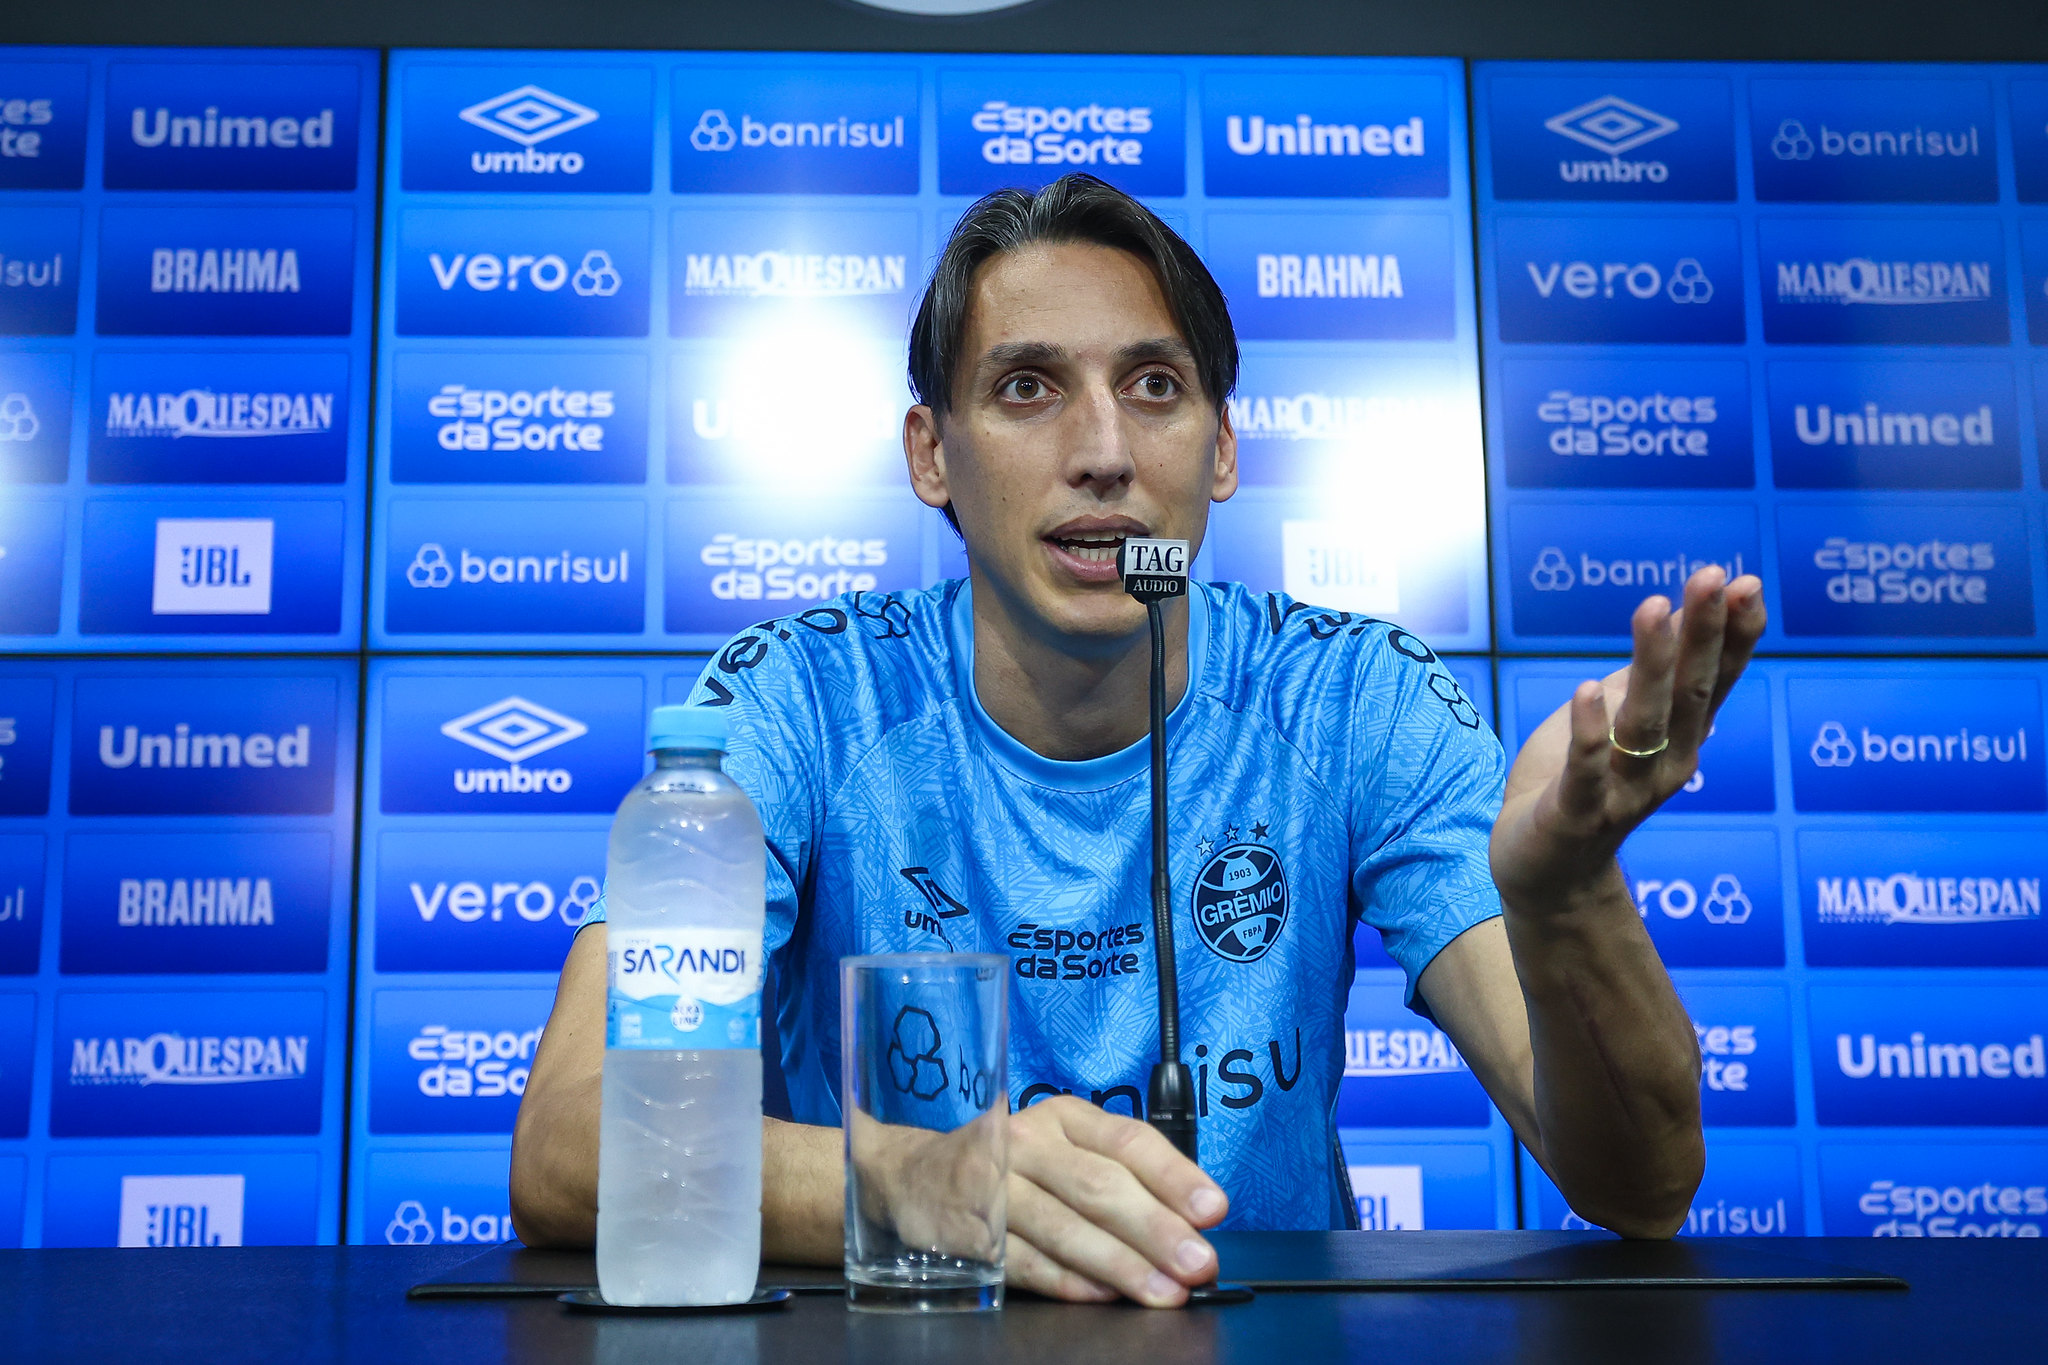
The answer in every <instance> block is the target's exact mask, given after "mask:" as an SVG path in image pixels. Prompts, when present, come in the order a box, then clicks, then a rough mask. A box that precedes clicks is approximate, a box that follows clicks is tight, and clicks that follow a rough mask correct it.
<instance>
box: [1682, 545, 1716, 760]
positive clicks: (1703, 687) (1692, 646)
mask: <svg viewBox="0 0 2048 1365" xmlns="http://www.w3.org/2000/svg"><path fill="white" fill-rule="evenodd" d="M1726 582H1727V575H1726V574H1724V573H1723V572H1722V571H1721V568H1720V566H1719V565H1717V564H1710V565H1708V566H1707V567H1706V568H1704V569H1701V570H1700V571H1699V572H1698V573H1696V574H1694V575H1693V576H1692V578H1691V580H1690V581H1688V582H1687V583H1686V585H1685V611H1684V612H1683V614H1682V615H1681V616H1680V619H1679V623H1678V663H1677V667H1676V668H1675V669H1674V670H1673V676H1672V684H1671V731H1670V733H1671V736H1672V738H1673V739H1674V740H1676V741H1677V742H1678V744H1679V746H1680V748H1681V749H1682V750H1685V751H1688V752H1690V751H1693V750H1697V749H1698V748H1699V746H1700V743H1701V742H1702V741H1704V740H1705V739H1706V737H1707V723H1708V721H1709V719H1710V718H1711V717H1712V715H1713V704H1714V688H1715V686H1716V684H1718V683H1719V681H1720V678H1721V650H1722V642H1723V637H1724V636H1725V635H1726V634H1727V629H1728V595H1727V590H1726Z"/></svg>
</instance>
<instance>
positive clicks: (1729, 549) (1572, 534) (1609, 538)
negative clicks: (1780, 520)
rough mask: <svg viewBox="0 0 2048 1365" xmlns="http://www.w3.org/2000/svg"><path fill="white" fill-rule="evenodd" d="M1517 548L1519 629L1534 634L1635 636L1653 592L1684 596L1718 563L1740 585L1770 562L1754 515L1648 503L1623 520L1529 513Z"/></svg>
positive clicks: (1568, 511) (1512, 520)
mask: <svg viewBox="0 0 2048 1365" xmlns="http://www.w3.org/2000/svg"><path fill="white" fill-rule="evenodd" d="M1508 545H1509V565H1510V568H1509V573H1510V574H1511V578H1510V580H1509V584H1508V586H1509V589H1510V591H1511V592H1512V594H1513V599H1514V621H1515V629H1516V631H1517V632H1520V633H1523V634H1530V635H1612V636H1626V635H1627V633H1628V621H1629V613H1630V612H1632V611H1634V610H1635V608H1636V606H1637V604H1638V603H1640V602H1641V601H1642V599H1643V598H1644V597H1645V596H1647V595H1648V594H1650V593H1662V594H1665V595H1666V596H1669V595H1672V594H1675V593H1677V592H1679V591H1681V590H1682V589H1683V588H1684V586H1685V582H1686V580H1687V579H1688V578H1690V577H1692V575H1693V574H1694V573H1696V572H1698V571H1699V570H1700V569H1703V568H1705V567H1706V566H1708V565H1709V564H1716V565H1719V566H1720V568H1721V570H1722V572H1724V573H1726V574H1727V575H1728V577H1729V578H1730V579H1734V578H1738V577H1740V576H1741V575H1743V574H1746V573H1754V572H1756V570H1757V568H1758V565H1759V564H1760V562H1761V561H1760V557H1759V555H1758V553H1757V535H1756V518H1755V515H1754V514H1753V513H1752V512H1751V511H1750V510H1749V509H1747V508H1704V507H1683V506H1678V505H1675V504H1674V505H1668V506H1663V505H1657V506H1653V505H1639V506H1637V507H1635V508H1634V509H1632V511H1631V513H1630V515H1629V517H1628V518H1627V519H1626V520H1625V521H1618V520H1617V519H1616V518H1615V517H1614V516H1612V515H1611V514H1610V513H1609V512H1608V511H1607V510H1606V509H1604V508H1602V509H1600V510H1598V511H1592V510H1588V509H1583V508H1578V507H1570V506H1562V505H1560V506H1555V507H1535V506H1528V507H1521V508H1517V509H1515V510H1514V512H1513V513H1512V515H1511V516H1510V517H1509V519H1508Z"/></svg>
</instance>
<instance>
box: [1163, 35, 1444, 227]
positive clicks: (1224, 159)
mask: <svg viewBox="0 0 2048 1365" xmlns="http://www.w3.org/2000/svg"><path fill="white" fill-rule="evenodd" d="M1425 65H1433V64H1423V63H1417V64H1414V65H1411V66H1409V68H1408V69H1407V70H1394V69H1391V68H1389V67H1384V66H1383V67H1377V68H1375V69H1374V70H1372V71H1371V72H1370V73H1367V72H1362V71H1361V72H1346V73H1343V74H1329V73H1314V74H1310V73H1304V72H1299V71H1295V72H1289V73H1287V74H1286V75H1258V76H1248V75H1236V74H1224V73H1212V74H1210V75H1207V76H1205V77H1204V78H1203V80H1202V103H1203V110H1204V113H1203V119H1202V166H1203V176H1204V182H1205V184H1206V185H1207V187H1208V191H1209V193H1210V194H1212V195H1217V196H1263V197H1287V198H1374V197H1378V198H1402V199H1434V198H1442V197H1444V196H1445V195H1447V194H1449V193H1450V185H1449V164H1450V163H1449V149H1448V147H1447V146H1446V143H1447V142H1448V140H1449V137H1450V129H1449V125H1448V120H1447V107H1446V96H1445V91H1446V89H1447V86H1446V84H1445V79H1444V76H1443V75H1442V74H1440V73H1439V72H1438V71H1433V70H1418V69H1416V68H1417V67H1420V66H1425Z"/></svg>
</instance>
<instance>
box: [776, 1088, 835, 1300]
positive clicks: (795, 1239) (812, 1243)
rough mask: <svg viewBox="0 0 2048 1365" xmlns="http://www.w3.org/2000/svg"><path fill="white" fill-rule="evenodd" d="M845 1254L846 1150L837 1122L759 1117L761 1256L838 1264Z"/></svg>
mask: <svg viewBox="0 0 2048 1365" xmlns="http://www.w3.org/2000/svg"><path fill="white" fill-rule="evenodd" d="M845 1254H846V1150H845V1138H844V1136H843V1135H842V1134H841V1132H840V1130H839V1129H837V1128H818V1127H814V1126H812V1125H810V1124H807V1123H784V1122H782V1121H781V1120H779V1119H766V1120H763V1123H762V1129H761V1259H762V1260H764V1261H782V1262H785V1263H789V1264H793V1265H838V1264H839V1263H840V1261H841V1259H842V1258H843V1257H844V1256H845Z"/></svg>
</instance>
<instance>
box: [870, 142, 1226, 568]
mask: <svg viewBox="0 0 2048 1365" xmlns="http://www.w3.org/2000/svg"><path fill="white" fill-rule="evenodd" d="M1034 242H1048V243H1059V242H1082V243H1092V244H1094V245H1097V246H1107V247H1115V248H1117V249H1118V250H1120V251H1128V252H1130V253H1131V254H1132V255H1133V256H1136V257H1138V258H1139V259H1140V260H1142V261H1144V262H1145V263H1146V264H1147V265H1149V266H1150V267H1151V268H1152V273H1153V274H1154V275H1155V276H1157V277H1158V280H1159V288H1160V290H1161V292H1163V293H1164V294H1165V295H1166V306H1167V307H1168V308H1169V309H1170V310H1172V313H1173V321H1174V325H1175V326H1176V327H1178V328H1179V329H1180V334H1181V339H1182V340H1183V341H1185V342H1186V343H1187V346H1188V350H1189V351H1191V352H1192V353H1193V354H1194V361H1195V371H1196V374H1197V376H1198V377H1199V378H1200V380H1201V383H1202V389H1203V392H1204V394H1205V395H1206V396H1207V397H1208V399H1209V401H1210V402H1212V403H1214V404H1215V405H1216V409H1217V411H1218V412H1221V411H1222V410H1223V405H1224V403H1225V401H1226V400H1227V399H1228V398H1229V397H1230V393H1231V390H1233V389H1235V388H1236V387H1237V333H1236V332H1235V331H1234V330H1232V328H1231V325H1230V308H1229V305H1228V304H1226V303H1225V302H1224V299H1223V291H1222V290H1221V289H1219V288H1218V287H1217V285H1216V280H1215V277H1214V276H1212V275H1210V273H1209V268H1208V267H1207V266H1205V265H1203V264H1202V258H1201V257H1199V256H1197V255H1196V254H1195V250H1194V248H1193V247H1191V246H1189V245H1188V244H1187V243H1186V242H1184V241H1182V240H1181V238H1180V235H1179V234H1178V233H1176V232H1175V231H1174V230H1173V229H1172V228H1170V227H1168V226H1167V225H1166V224H1165V223H1163V222H1161V221H1160V220H1159V216H1158V215H1157V214H1155V213H1153V212H1152V210H1150V209H1148V208H1146V207H1145V206H1144V205H1143V204H1141V203H1139V202H1138V201H1137V200H1135V199H1133V198H1131V196H1129V195H1128V194H1125V193H1124V192H1123V191H1122V190H1119V189H1117V188H1115V187H1114V186H1111V185H1108V184H1105V183H1104V182H1103V181H1101V180H1098V179H1096V178H1095V177H1094V176H1092V175H1083V174H1079V173H1076V174H1073V175H1063V176H1061V177H1060V178H1059V179H1057V180H1055V181H1053V182H1052V183H1051V184H1050V185H1047V186H1046V187H1045V188H1044V189H1042V190H1039V191H1037V192H1036V193H1034V192H1032V191H1030V190H997V191H995V192H994V193H993V194H988V195H984V196H982V197H981V198H980V199H978V200H976V201H975V202H974V204H973V205H972V206H970V207H969V208H968V210H967V212H965V213H963V214H961V215H960V221H959V222H957V223H955V224H954V225H953V234H952V236H950V237H948V238H947V239H946V248H945V250H944V251H942V252H940V253H939V262H938V264H937V265H936V266H934V267H933V269H932V277H931V281H930V283H928V284H927V285H926V286H925V291H924V299H923V301H922V302H920V303H919V304H918V306H917V320H916V321H915V322H914V323H912V324H911V328H910V388H911V392H913V393H915V394H916V395H917V401H918V402H920V403H924V404H926V405H927V406H929V407H930V408H931V409H932V411H933V412H935V413H938V414H940V415H944V414H945V413H946V411H947V410H948V409H949V408H951V406H952V401H953V384H954V382H955V381H956V380H957V379H958V377H959V373H960V364H961V360H962V357H961V355H960V344H961V342H962V340H964V338H965V336H966V332H967V309H968V305H969V304H970V303H971V301H972V300H973V297H974V277H975V274H976V273H977V272H978V271H979V270H980V269H981V267H982V266H983V265H984V264H986V263H987V262H988V261H989V260H990V259H992V258H994V257H996V256H1000V255H1002V254H1003V253H1004V252H1008V251H1015V250H1017V249H1018V248H1019V247H1024V246H1029V245H1031V244H1032V243H1034ZM945 512H946V520H947V521H949V522H952V524H953V529H954V530H955V531H958V530H959V529H960V523H959V522H958V521H957V520H956V519H955V518H954V516H953V509H952V508H951V507H950V506H948V507H947V508H946V509H945Z"/></svg>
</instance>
